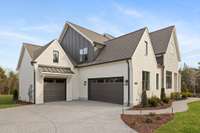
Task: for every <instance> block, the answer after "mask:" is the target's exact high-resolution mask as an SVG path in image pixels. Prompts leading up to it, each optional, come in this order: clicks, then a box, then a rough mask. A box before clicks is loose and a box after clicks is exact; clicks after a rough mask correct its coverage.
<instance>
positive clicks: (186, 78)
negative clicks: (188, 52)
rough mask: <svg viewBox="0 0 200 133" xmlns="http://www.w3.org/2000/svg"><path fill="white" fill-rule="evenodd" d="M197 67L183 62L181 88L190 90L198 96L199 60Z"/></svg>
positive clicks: (199, 80)
mask: <svg viewBox="0 0 200 133" xmlns="http://www.w3.org/2000/svg"><path fill="white" fill-rule="evenodd" d="M198 65H199V67H198V68H192V67H189V66H187V65H186V64H184V66H183V68H182V69H181V70H180V72H181V85H182V86H181V89H182V91H190V92H192V93H193V94H195V95H196V94H197V95H199V96H200V62H199V63H198Z"/></svg>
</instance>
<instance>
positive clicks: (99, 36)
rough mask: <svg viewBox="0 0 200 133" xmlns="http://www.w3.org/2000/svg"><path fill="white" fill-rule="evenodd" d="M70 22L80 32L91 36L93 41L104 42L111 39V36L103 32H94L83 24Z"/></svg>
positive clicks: (88, 36)
mask: <svg viewBox="0 0 200 133" xmlns="http://www.w3.org/2000/svg"><path fill="white" fill-rule="evenodd" d="M68 23H69V24H71V25H72V26H74V27H75V28H76V29H77V30H78V31H79V32H81V33H82V34H84V35H85V36H86V37H87V38H89V39H90V40H91V41H93V42H99V43H103V42H105V41H108V40H109V39H110V38H108V37H106V36H104V35H102V34H99V33H97V32H94V31H92V30H89V29H87V28H84V27H82V26H79V25H76V24H74V23H71V22H68Z"/></svg>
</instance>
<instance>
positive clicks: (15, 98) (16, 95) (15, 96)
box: [13, 89, 18, 101]
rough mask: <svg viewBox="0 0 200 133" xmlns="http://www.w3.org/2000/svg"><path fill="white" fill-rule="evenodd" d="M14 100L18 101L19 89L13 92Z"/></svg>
mask: <svg viewBox="0 0 200 133" xmlns="http://www.w3.org/2000/svg"><path fill="white" fill-rule="evenodd" d="M13 100H14V101H17V100H18V90H17V89H15V90H13Z"/></svg>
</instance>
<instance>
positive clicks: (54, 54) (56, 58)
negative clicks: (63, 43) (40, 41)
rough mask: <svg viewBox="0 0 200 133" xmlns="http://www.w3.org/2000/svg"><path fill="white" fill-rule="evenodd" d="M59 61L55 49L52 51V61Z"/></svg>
mask: <svg viewBox="0 0 200 133" xmlns="http://www.w3.org/2000/svg"><path fill="white" fill-rule="evenodd" d="M58 61H59V52H58V51H57V50H54V51H53V63H58Z"/></svg>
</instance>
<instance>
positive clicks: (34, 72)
mask: <svg viewBox="0 0 200 133" xmlns="http://www.w3.org/2000/svg"><path fill="white" fill-rule="evenodd" d="M35 63H36V62H35V61H32V62H31V64H32V66H33V86H34V104H36V71H35V65H34V64H35Z"/></svg>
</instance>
